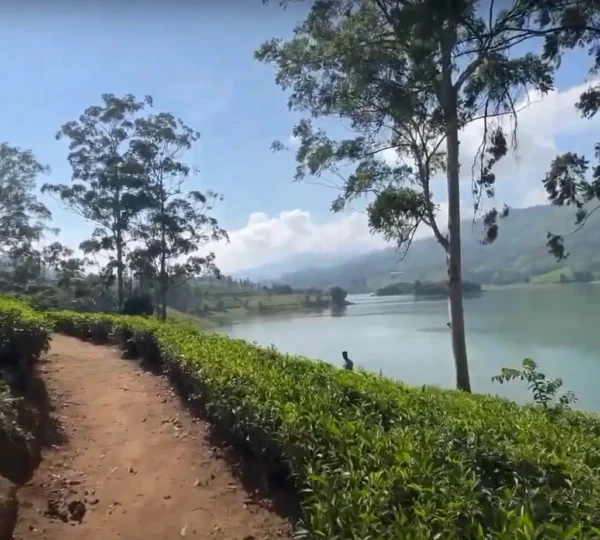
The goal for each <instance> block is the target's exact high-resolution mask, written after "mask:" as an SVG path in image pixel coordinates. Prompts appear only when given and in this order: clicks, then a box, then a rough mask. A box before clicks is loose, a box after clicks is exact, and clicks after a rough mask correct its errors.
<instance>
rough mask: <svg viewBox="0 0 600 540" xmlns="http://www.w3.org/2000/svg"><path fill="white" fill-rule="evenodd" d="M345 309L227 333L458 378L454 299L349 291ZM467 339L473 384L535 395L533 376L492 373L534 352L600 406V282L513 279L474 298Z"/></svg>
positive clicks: (587, 405)
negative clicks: (451, 319)
mask: <svg viewBox="0 0 600 540" xmlns="http://www.w3.org/2000/svg"><path fill="white" fill-rule="evenodd" d="M348 299H349V300H350V301H352V302H355V305H352V306H348V309H347V310H346V312H345V313H344V314H343V315H342V316H333V315H332V314H331V313H330V312H328V311H326V312H323V313H319V314H286V315H278V316H277V317H260V318H255V319H250V320H247V321H244V322H240V323H237V324H234V325H232V326H228V327H224V328H222V329H221V332H223V333H225V334H227V335H229V336H231V337H233V338H239V339H245V340H248V341H255V342H257V343H258V344H260V345H275V347H277V348H278V349H279V350H281V351H282V352H287V353H294V354H300V355H303V356H307V357H310V358H314V359H320V360H324V361H327V362H331V363H333V364H336V365H338V366H340V367H341V366H342V363H343V362H342V357H341V352H342V350H347V351H348V354H349V356H350V358H351V359H352V360H353V361H354V363H355V366H357V367H358V366H360V367H363V368H365V369H368V370H371V371H376V372H378V371H379V370H381V371H382V372H383V373H384V375H387V376H389V377H393V378H395V379H399V380H403V381H405V382H407V383H411V384H417V385H422V384H436V385H439V386H442V387H448V388H451V387H453V386H454V380H455V379H454V363H453V359H452V352H451V346H450V331H449V329H448V328H447V326H446V323H447V322H448V307H447V302H446V301H442V300H423V301H415V300H414V299H413V298H412V297H386V298H377V297H372V296H369V295H355V296H349V297H348ZM465 317H466V324H467V347H468V351H469V367H470V371H471V384H472V386H473V389H474V391H476V392H486V393H492V394H499V395H503V396H506V397H510V398H512V399H516V400H518V401H525V400H527V399H528V393H527V391H526V387H525V383H521V382H518V381H517V382H511V383H510V384H508V385H506V384H505V385H499V384H497V383H492V382H491V380H490V379H491V377H492V375H495V374H497V373H499V372H500V370H501V368H502V367H519V366H520V364H521V361H522V360H523V358H525V357H530V358H533V359H534V360H535V361H536V362H537V363H538V365H539V368H540V370H541V371H542V372H544V373H546V375H547V376H549V377H552V376H560V377H562V378H563V380H564V388H565V390H572V391H573V392H575V394H576V395H577V397H578V398H579V403H578V405H577V407H578V408H582V409H587V410H594V411H598V412H600V391H599V386H600V326H599V324H598V323H599V322H600V285H596V284H577V285H563V286H552V287H540V288H535V287H529V288H504V289H500V290H491V291H486V292H485V293H484V294H483V295H482V296H481V297H479V298H472V299H467V300H465Z"/></svg>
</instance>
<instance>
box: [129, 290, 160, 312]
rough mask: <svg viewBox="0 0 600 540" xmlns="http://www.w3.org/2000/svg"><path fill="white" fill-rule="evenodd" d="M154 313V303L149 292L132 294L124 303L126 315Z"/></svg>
mask: <svg viewBox="0 0 600 540" xmlns="http://www.w3.org/2000/svg"><path fill="white" fill-rule="evenodd" d="M153 313H154V305H153V304H152V299H151V298H150V296H149V295H147V294H141V295H137V296H130V297H129V298H127V300H125V304H124V305H123V314H124V315H152V314H153Z"/></svg>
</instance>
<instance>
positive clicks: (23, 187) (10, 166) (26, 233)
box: [0, 143, 52, 255]
mask: <svg viewBox="0 0 600 540" xmlns="http://www.w3.org/2000/svg"><path fill="white" fill-rule="evenodd" d="M49 170H50V169H49V168H48V167H46V166H44V165H42V164H41V163H39V162H38V161H37V159H36V158H35V156H34V155H33V153H32V152H31V151H30V150H21V149H20V148H17V147H14V146H10V145H9V144H8V143H1V144H0V252H1V253H3V254H5V255H6V254H9V252H10V251H11V250H15V249H21V248H22V247H23V246H24V245H31V244H33V243H35V242H38V241H39V240H41V239H42V237H43V235H44V233H45V232H46V231H47V230H48V223H49V221H50V220H51V218H52V215H51V213H50V211H49V210H48V208H47V207H46V206H45V205H44V204H43V203H42V202H40V201H39V200H38V198H37V196H36V194H35V189H36V182H37V178H38V176H40V175H42V174H48V172H49Z"/></svg>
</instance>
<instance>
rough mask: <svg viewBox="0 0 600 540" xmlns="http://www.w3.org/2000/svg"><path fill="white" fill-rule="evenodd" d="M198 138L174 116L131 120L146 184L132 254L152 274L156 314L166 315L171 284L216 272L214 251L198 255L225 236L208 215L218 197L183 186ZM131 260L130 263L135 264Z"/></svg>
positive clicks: (209, 192) (160, 115) (137, 153)
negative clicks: (155, 297)
mask: <svg viewBox="0 0 600 540" xmlns="http://www.w3.org/2000/svg"><path fill="white" fill-rule="evenodd" d="M199 137H200V135H199V133H197V132H195V131H193V130H192V129H191V128H189V127H188V126H186V125H185V124H184V123H183V122H182V121H181V120H177V119H175V117H174V116H173V115H172V114H169V113H160V114H157V115H150V116H147V117H145V118H139V119H137V120H136V122H135V138H134V139H133V140H132V143H131V147H132V151H133V153H134V155H135V158H136V160H137V161H138V162H139V163H140V164H141V165H142V167H143V171H144V177H145V180H146V184H145V186H144V189H143V193H142V194H141V198H142V200H143V207H144V211H143V212H142V213H141V214H140V215H139V219H137V220H136V224H135V227H134V229H133V231H134V236H135V240H136V242H137V243H138V245H139V246H140V247H138V248H137V249H136V250H135V252H134V253H133V261H134V262H135V265H136V267H137V268H144V267H145V268H146V274H148V271H147V267H148V266H150V267H152V269H153V271H152V272H151V273H150V274H153V275H154V276H156V282H157V287H156V293H157V302H158V304H159V305H160V318H161V319H162V320H165V319H166V317H167V293H168V290H169V287H170V286H172V285H173V284H176V283H181V282H183V281H185V280H186V279H187V278H189V277H191V276H199V275H201V274H203V273H208V274H217V275H218V269H217V267H216V265H215V255H214V253H212V252H211V253H208V254H206V255H202V256H200V255H198V254H197V252H198V250H200V249H201V248H203V247H204V246H206V244H207V243H209V242H211V241H213V242H217V241H220V240H227V233H226V232H225V230H223V229H222V228H221V227H220V226H219V223H218V221H217V219H216V218H214V217H212V216H210V212H211V210H212V209H213V205H214V203H215V202H216V201H219V200H221V199H222V197H220V196H219V195H217V194H216V193H214V192H212V191H207V192H206V193H201V192H200V191H196V190H191V191H187V193H186V189H185V186H184V184H185V182H186V180H187V179H188V178H190V176H192V175H194V174H196V173H197V171H196V170H195V169H194V168H192V167H190V166H189V165H188V164H186V162H185V161H184V158H185V154H186V152H187V151H189V150H190V149H191V148H192V146H193V144H194V143H195V142H196V141H197V140H198V138H199ZM133 261H132V262H133Z"/></svg>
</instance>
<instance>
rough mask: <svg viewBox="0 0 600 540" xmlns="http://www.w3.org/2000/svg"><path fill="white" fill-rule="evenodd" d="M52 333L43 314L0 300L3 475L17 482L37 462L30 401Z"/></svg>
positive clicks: (0, 452)
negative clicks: (35, 369)
mask: <svg viewBox="0 0 600 540" xmlns="http://www.w3.org/2000/svg"><path fill="white" fill-rule="evenodd" d="M50 331H51V326H49V324H48V322H47V321H46V318H45V316H44V315H43V314H40V313H37V312H36V311H34V310H33V309H31V308H30V307H29V306H27V305H26V304H24V303H22V302H20V301H18V300H15V299H12V298H1V297H0V476H4V477H6V478H8V479H9V480H11V481H13V482H16V483H20V482H22V481H24V479H25V478H26V477H27V475H28V474H29V472H30V471H31V468H32V467H33V466H34V465H35V460H36V459H37V450H36V447H35V444H34V440H33V439H34V436H33V433H32V432H33V431H34V430H35V429H36V427H37V426H38V417H37V416H36V411H34V410H33V409H31V408H30V404H29V402H28V400H27V399H26V398H27V391H28V389H29V385H30V382H31V380H32V379H31V377H32V374H33V370H32V368H33V365H34V362H35V361H36V360H37V359H38V358H39V357H40V355H41V354H42V353H43V352H45V351H46V350H47V349H48V344H49V340H50Z"/></svg>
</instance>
